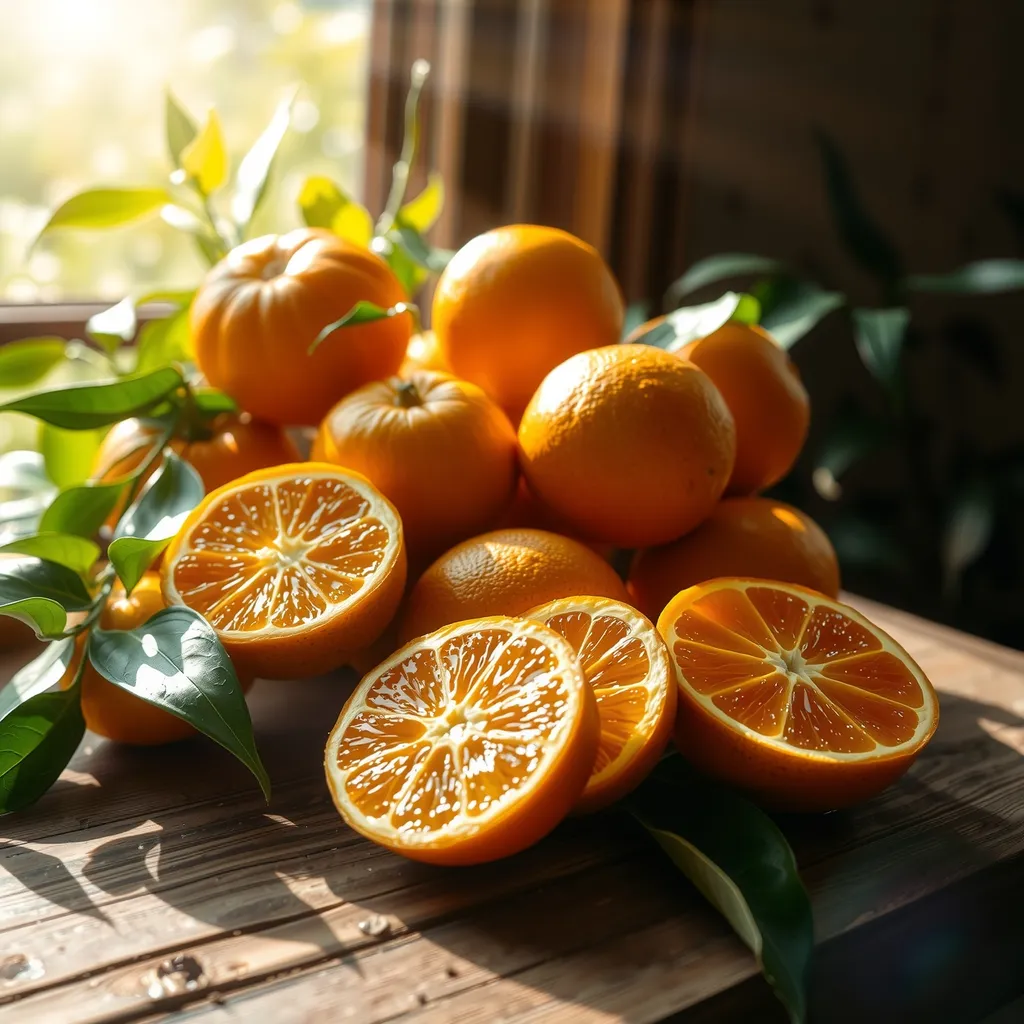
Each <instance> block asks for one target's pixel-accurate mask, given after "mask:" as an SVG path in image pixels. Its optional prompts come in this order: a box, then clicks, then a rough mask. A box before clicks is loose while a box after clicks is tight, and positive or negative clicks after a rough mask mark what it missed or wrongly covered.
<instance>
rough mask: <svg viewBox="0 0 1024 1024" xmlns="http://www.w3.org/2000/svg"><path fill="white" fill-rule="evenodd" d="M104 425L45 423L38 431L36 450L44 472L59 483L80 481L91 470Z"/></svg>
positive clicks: (60, 485)
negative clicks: (66, 426) (86, 426)
mask: <svg viewBox="0 0 1024 1024" xmlns="http://www.w3.org/2000/svg"><path fill="white" fill-rule="evenodd" d="M106 432H107V431H106V428H105V427H103V428H100V429H98V430H62V429H61V428H60V427H54V426H51V425H50V424H49V423H44V424H43V427H42V430H40V432H39V450H40V452H42V455H43V462H44V464H45V466H46V474H47V476H49V478H50V479H51V480H52V481H53V482H54V483H55V484H56V485H57V486H58V487H74V486H75V485H76V484H80V483H83V482H84V481H85V480H86V479H87V478H88V476H89V473H90V472H91V471H92V464H93V460H94V458H95V456H96V452H97V451H98V450H99V447H100V445H101V444H102V443H103V438H104V436H105V435H106Z"/></svg>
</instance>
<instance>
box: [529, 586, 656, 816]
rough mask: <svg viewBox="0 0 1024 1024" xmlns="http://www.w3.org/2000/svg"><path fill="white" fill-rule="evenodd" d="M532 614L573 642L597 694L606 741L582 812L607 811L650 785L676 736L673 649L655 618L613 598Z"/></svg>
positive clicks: (559, 604)
mask: <svg viewBox="0 0 1024 1024" xmlns="http://www.w3.org/2000/svg"><path fill="white" fill-rule="evenodd" d="M524 614H525V616H526V618H528V619H536V621H537V622H543V623H544V625H546V626H548V627H549V628H551V629H553V630H554V631H555V632H556V633H558V634H559V636H562V637H564V638H565V639H566V640H567V641H568V642H569V644H570V646H571V647H572V649H573V650H574V651H575V652H576V658H577V660H578V661H579V663H580V668H581V669H583V677H584V678H585V679H586V681H587V682H588V683H589V684H590V685H591V687H592V688H593V690H594V696H595V697H596V698H597V712H598V716H599V717H600V720H601V739H600V742H599V744H598V748H597V759H596V760H595V762H594V766H593V768H592V769H591V771H590V779H589V781H588V782H587V788H586V789H585V790H584V791H583V795H582V796H581V797H580V799H579V800H578V801H577V803H576V807H575V810H576V811H578V812H587V811H596V810H599V809H600V808H602V807H607V806H608V804H611V803H614V802H615V801H616V800H618V799H620V798H621V797H624V796H625V795H626V794H627V793H629V792H630V791H631V790H633V789H635V788H636V787H637V786H638V785H639V784H640V783H641V782H643V780H644V779H645V778H646V776H647V774H648V772H650V770H651V769H652V768H653V767H654V765H655V764H656V763H657V761H658V758H659V757H661V754H662V752H663V751H664V749H665V745H666V744H667V743H668V741H669V738H670V737H671V734H672V725H673V723H674V721H675V713H676V686H675V680H674V677H673V674H672V664H671V661H670V659H669V653H668V648H666V646H665V642H664V641H663V640H662V639H661V636H660V635H659V634H658V631H657V630H656V629H655V628H654V626H653V625H652V624H651V622H650V620H649V619H647V618H645V617H644V616H643V615H641V614H640V613H639V612H638V611H637V610H636V609H635V608H631V607H630V606H629V605H628V604H624V603H623V602H622V601H612V600H609V599H608V598H606V597H565V598H561V599H560V600H557V601H549V602H548V603H547V604H542V605H540V606H539V607H537V608H533V609H531V610H530V611H528V612H525V613H524Z"/></svg>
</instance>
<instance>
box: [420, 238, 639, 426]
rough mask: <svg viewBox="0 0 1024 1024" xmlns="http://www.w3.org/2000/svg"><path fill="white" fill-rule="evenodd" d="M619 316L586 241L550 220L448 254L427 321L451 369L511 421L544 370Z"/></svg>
mask: <svg viewBox="0 0 1024 1024" xmlns="http://www.w3.org/2000/svg"><path fill="white" fill-rule="evenodd" d="M623 315H624V313H623V306H622V296H621V293H620V292H619V287H618V285H617V284H616V282H615V278H614V277H613V276H612V273H611V271H610V270H609V269H608V267H607V265H606V264H605V262H604V260H602V259H601V256H600V254H599V253H598V252H597V250H596V249H594V248H592V247H591V246H589V245H587V244H586V243H585V242H582V241H580V239H578V238H575V237H574V236H573V235H570V234H568V233H567V232H565V231H559V230H558V229H557V228H550V227H541V226H538V225H532V224H513V225H510V226H508V227H501V228H495V229H494V230H493V231H488V232H486V233H485V234H482V235H478V236H477V237H476V238H474V239H472V240H471V241H470V242H468V243H467V244H466V245H464V246H463V247H462V248H461V249H460V250H459V251H458V252H457V253H456V254H455V256H454V257H453V258H452V260H451V262H450V263H449V264H448V266H447V267H446V268H445V270H444V273H442V275H441V277H440V279H439V280H438V282H437V288H436V290H435V291H434V302H433V317H432V320H433V328H434V331H435V333H436V335H437V340H438V343H439V346H440V349H441V352H442V354H443V357H444V359H445V360H446V362H447V364H448V366H450V367H451V370H452V372H453V373H455V374H457V375H458V376H459V377H463V378H465V379H466V380H470V381H473V383H474V384H479V385H480V387H482V388H483V389H484V391H486V392H487V394H489V395H490V396H491V397H492V398H493V399H494V400H495V401H496V402H497V403H498V405H500V406H501V407H502V408H503V409H504V410H505V412H507V413H508V415H509V418H510V419H511V420H512V422H513V423H516V422H518V420H519V416H520V415H521V414H522V411H523V410H524V409H525V408H526V404H527V403H528V402H529V401H530V396H531V395H532V394H533V392H534V391H535V390H536V388H537V385H538V384H540V382H541V381H542V380H543V379H544V375H545V374H546V373H547V372H548V371H549V370H551V369H553V368H554V367H555V366H557V365H558V364H559V363H561V362H562V361H563V360H565V359H568V358H569V356H571V355H575V354H576V353H577V352H582V351H583V350H584V349H588V348H598V347H599V346H601V345H612V344H614V343H615V342H617V341H618V340H619V335H620V333H621V331H622V318H623Z"/></svg>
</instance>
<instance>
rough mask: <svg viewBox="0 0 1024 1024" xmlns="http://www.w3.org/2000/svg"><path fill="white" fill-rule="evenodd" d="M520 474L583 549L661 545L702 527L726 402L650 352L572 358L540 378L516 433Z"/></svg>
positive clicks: (727, 419)
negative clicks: (592, 543) (597, 544)
mask: <svg viewBox="0 0 1024 1024" xmlns="http://www.w3.org/2000/svg"><path fill="white" fill-rule="evenodd" d="M519 449H520V456H521V462H522V467H523V472H524V473H525V474H526V478H527V480H528V482H529V484H530V487H531V488H532V489H533V491H534V492H535V493H536V494H537V496H538V497H539V498H540V499H541V501H543V502H544V503H545V504H547V505H549V506H550V507H551V508H552V509H554V510H555V512H557V513H558V514H559V515H561V516H562V517H563V518H564V519H565V520H566V521H567V522H569V523H571V524H572V526H573V527H574V532H578V533H579V535H580V536H583V537H586V538H588V539H591V540H600V541H607V542H608V543H609V544H615V545H617V546H618V547H625V548H630V547H643V546H646V545H649V544H660V543H664V542H665V541H669V540H672V539H674V538H676V537H679V536H681V535H682V534H684V533H686V532H687V531H688V530H692V529H693V527H695V526H696V525H697V524H698V523H700V522H701V521H702V520H703V519H705V518H707V516H708V515H710V513H711V511H712V509H713V508H714V507H715V503H716V502H717V501H718V499H719V497H720V496H721V494H722V491H723V490H724V489H725V485H726V482H727V481H728V479H729V474H730V473H731V472H732V464H733V459H734V457H735V454H736V432H735V428H734V427H733V421H732V416H731V414H730V413H729V409H728V408H727V407H726V404H725V401H724V399H723V398H722V396H721V395H720V394H719V392H718V389H717V388H716V387H715V385H714V384H713V383H712V382H711V379H710V378H709V377H708V376H707V375H706V374H704V373H703V372H702V371H701V370H699V369H698V368H697V367H696V366H694V365H693V364H691V363H688V362H686V361H685V360H682V359H679V358H678V357H677V356H673V355H671V354H670V353H668V352H663V351H662V350H661V349H659V348H654V347H652V346H650V345H612V346H608V347H606V348H599V349H596V350H594V351H592V352H581V353H580V354H579V355H576V356H573V357H572V358H571V359H568V360H566V362H564V363H562V365H561V366H559V367H556V368H555V369H554V370H552V371H551V373H549V374H548V375H547V377H545V378H544V381H543V383H542V384H541V386H540V387H539V388H538V389H537V393H536V394H535V395H534V396H533V399H532V400H531V402H530V404H529V406H528V407H527V410H526V412H525V413H524V414H523V419H522V422H521V423H520V425H519Z"/></svg>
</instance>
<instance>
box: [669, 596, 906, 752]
mask: <svg viewBox="0 0 1024 1024" xmlns="http://www.w3.org/2000/svg"><path fill="white" fill-rule="evenodd" d="M673 628H674V630H675V633H676V639H675V641H674V644H673V654H674V656H675V658H676V660H677V663H678V664H679V666H680V668H681V669H682V672H683V675H684V676H685V677H686V680H687V682H688V683H689V685H690V687H691V688H692V689H693V690H694V691H696V693H698V694H700V695H701V696H703V697H705V698H707V699H709V700H710V702H711V703H712V704H713V705H714V707H715V708H716V709H718V711H719V712H721V713H722V714H723V715H725V716H727V717H729V718H731V719H733V720H735V721H736V722H739V723H741V724H742V725H744V726H745V727H747V728H748V729H751V730H753V731H754V732H756V733H759V734H760V735H762V736H765V737H767V738H771V739H775V740H778V741H781V742H783V743H786V744H788V745H790V746H793V747H799V748H801V749H804V750H808V751H818V752H828V753H833V754H845V755H859V754H860V755H866V754H881V753H885V751H886V749H889V748H894V747H898V746H900V745H902V744H904V743H907V742H909V741H910V740H912V739H913V738H914V736H915V733H916V732H917V730H918V726H919V722H920V715H919V711H920V710H921V709H923V708H924V706H925V696H924V693H923V691H922V687H921V684H920V683H919V682H918V680H917V678H916V677H915V676H914V673H913V672H912V671H911V669H910V668H909V667H908V666H907V665H906V664H905V663H904V662H903V661H902V660H901V659H900V658H899V657H897V656H896V655H895V654H893V653H892V652H891V651H889V650H886V649H885V645H884V643H883V641H882V640H881V639H880V638H879V636H878V635H876V634H875V633H873V632H872V631H871V630H869V629H867V628H865V627H864V626H863V625H861V624H860V623H859V622H856V621H854V619H852V618H851V617H849V616H847V615H846V614H844V613H843V611H841V610H840V609H839V608H836V607H834V606H832V605H830V604H826V603H822V604H815V603H814V599H813V597H811V595H808V600H804V599H803V598H801V597H799V596H797V595H796V594H793V593H790V592H788V591H786V590H782V589H776V588H773V587H769V586H757V585H753V586H749V587H747V588H746V589H745V590H741V589H736V588H734V589H719V590H713V591H711V592H710V593H708V594H706V595H704V596H701V597H698V598H697V599H696V600H694V601H693V602H692V603H691V604H690V605H689V606H688V607H687V608H686V609H685V610H684V611H682V612H681V614H680V615H679V616H678V617H677V618H676V620H675V621H674V623H673Z"/></svg>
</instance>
